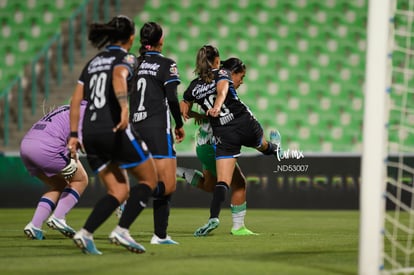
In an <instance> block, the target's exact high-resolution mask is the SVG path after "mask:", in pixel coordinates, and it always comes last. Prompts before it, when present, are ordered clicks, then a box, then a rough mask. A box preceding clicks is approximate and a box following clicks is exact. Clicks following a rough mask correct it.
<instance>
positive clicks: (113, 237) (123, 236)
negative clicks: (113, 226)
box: [109, 230, 145, 253]
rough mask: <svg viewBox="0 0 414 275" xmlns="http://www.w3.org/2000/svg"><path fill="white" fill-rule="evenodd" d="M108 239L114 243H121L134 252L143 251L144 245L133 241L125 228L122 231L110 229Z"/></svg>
mask: <svg viewBox="0 0 414 275" xmlns="http://www.w3.org/2000/svg"><path fill="white" fill-rule="evenodd" d="M109 241H110V242H111V243H113V244H116V245H122V246H123V247H125V248H126V249H128V250H129V251H131V252H134V253H144V252H145V247H143V246H142V245H140V244H139V243H137V242H135V241H134V239H133V238H132V237H131V235H130V234H129V232H128V231H127V230H126V231H125V232H123V233H120V232H117V231H116V230H114V231H112V232H111V234H110V235H109Z"/></svg>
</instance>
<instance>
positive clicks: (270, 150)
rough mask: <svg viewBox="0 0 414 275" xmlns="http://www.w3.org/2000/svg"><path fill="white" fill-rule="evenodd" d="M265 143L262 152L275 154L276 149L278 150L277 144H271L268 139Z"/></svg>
mask: <svg viewBox="0 0 414 275" xmlns="http://www.w3.org/2000/svg"><path fill="white" fill-rule="evenodd" d="M267 144H268V146H267V149H266V150H265V151H263V152H262V153H263V154H264V155H276V151H279V150H280V148H279V146H278V145H276V144H273V143H271V142H270V141H268V142H267Z"/></svg>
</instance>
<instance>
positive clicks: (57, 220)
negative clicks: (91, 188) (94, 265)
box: [20, 102, 88, 240]
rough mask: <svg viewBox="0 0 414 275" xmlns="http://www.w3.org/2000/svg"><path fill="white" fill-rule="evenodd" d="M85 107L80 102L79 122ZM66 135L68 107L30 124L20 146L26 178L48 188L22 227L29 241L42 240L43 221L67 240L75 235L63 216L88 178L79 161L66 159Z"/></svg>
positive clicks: (67, 132) (56, 110)
mask: <svg viewBox="0 0 414 275" xmlns="http://www.w3.org/2000/svg"><path fill="white" fill-rule="evenodd" d="M85 107H86V102H82V104H81V107H80V116H79V120H80V122H82V119H83V114H84V111H85ZM81 125H82V124H81V123H80V126H79V129H78V132H79V133H81V128H82V126H81ZM69 132H70V127H69V105H64V106H60V107H58V108H56V109H55V110H52V111H50V112H49V113H47V114H46V115H44V116H43V117H42V118H41V119H40V120H39V121H37V122H36V123H35V124H33V126H32V128H31V129H30V130H29V131H28V132H27V133H26V135H25V136H24V137H23V139H22V141H21V143H20V157H21V159H22V161H23V164H24V165H25V167H26V169H27V170H28V171H29V173H30V175H32V176H36V177H37V178H38V179H40V180H41V181H42V182H44V183H45V184H46V185H48V186H50V190H49V191H47V192H46V193H44V194H43V195H42V197H41V198H40V200H39V202H38V204H37V207H36V210H35V212H34V215H33V217H32V220H31V221H30V222H29V223H28V224H27V225H26V227H25V228H24V233H25V234H26V236H27V237H28V238H30V239H35V240H42V239H44V236H43V231H42V225H43V223H44V222H45V221H46V219H47V222H46V224H47V225H48V226H49V227H50V228H52V229H56V230H58V231H59V232H61V233H62V234H63V235H65V236H67V237H69V238H72V237H73V235H75V233H76V232H75V230H74V229H73V228H72V227H70V226H69V225H67V224H66V215H67V213H68V212H69V211H70V210H71V209H72V208H73V207H74V206H75V205H76V204H77V202H78V200H79V198H80V196H81V195H82V193H83V191H84V190H85V188H86V186H87V185H88V176H87V174H86V172H85V169H84V168H83V166H82V163H81V162H80V161H79V159H78V158H70V153H69V150H68V149H67V148H66V145H67V140H68V138H69ZM80 138H81V136H80ZM52 212H53V214H52ZM51 214H52V215H51ZM48 218H49V219H48Z"/></svg>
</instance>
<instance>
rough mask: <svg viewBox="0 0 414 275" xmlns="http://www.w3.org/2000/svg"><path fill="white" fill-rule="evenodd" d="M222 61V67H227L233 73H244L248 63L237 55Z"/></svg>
mask: <svg viewBox="0 0 414 275" xmlns="http://www.w3.org/2000/svg"><path fill="white" fill-rule="evenodd" d="M220 63H221V67H222V68H224V69H227V70H229V71H230V72H232V73H242V72H244V71H246V65H245V64H244V63H243V61H241V60H240V59H239V58H237V57H230V58H228V59H226V60H224V61H221V62H220Z"/></svg>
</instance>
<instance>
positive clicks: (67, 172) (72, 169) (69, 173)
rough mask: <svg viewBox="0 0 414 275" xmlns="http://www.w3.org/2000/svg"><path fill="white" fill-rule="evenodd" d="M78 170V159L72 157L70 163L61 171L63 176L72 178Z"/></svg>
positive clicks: (67, 178)
mask: <svg viewBox="0 0 414 275" xmlns="http://www.w3.org/2000/svg"><path fill="white" fill-rule="evenodd" d="M77 170H78V164H77V163H76V160H75V159H73V158H70V161H69V164H68V165H66V166H65V167H64V168H63V169H62V170H61V171H60V173H61V174H62V176H63V177H64V178H65V179H66V180H70V179H71V178H72V177H73V175H74V174H75V173H76V171H77Z"/></svg>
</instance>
